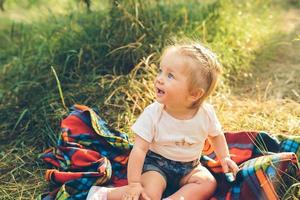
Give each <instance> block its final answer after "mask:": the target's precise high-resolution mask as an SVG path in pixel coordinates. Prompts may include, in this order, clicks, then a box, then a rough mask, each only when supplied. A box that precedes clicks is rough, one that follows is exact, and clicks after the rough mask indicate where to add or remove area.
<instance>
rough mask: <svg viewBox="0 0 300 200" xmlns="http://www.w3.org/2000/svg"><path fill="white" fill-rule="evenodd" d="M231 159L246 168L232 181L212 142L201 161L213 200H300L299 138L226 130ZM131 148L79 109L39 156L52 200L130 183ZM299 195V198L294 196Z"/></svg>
mask: <svg viewBox="0 0 300 200" xmlns="http://www.w3.org/2000/svg"><path fill="white" fill-rule="evenodd" d="M225 137H226V140H227V142H228V145H229V149H230V154H231V156H232V159H233V160H235V161H236V162H237V163H238V164H239V165H240V167H241V170H240V171H239V172H238V174H237V177H236V180H235V181H234V182H228V181H227V179H226V177H225V175H224V173H222V171H221V167H220V163H219V162H218V160H217V158H216V155H215V154H214V152H213V148H212V146H211V145H210V143H209V141H208V140H207V141H206V143H205V148H204V152H203V155H202V156H201V159H200V160H201V163H202V164H203V165H205V166H206V167H207V168H208V169H209V170H210V171H211V172H212V173H213V175H214V176H215V177H216V179H217V182H218V188H217V190H216V192H215V194H214V196H213V197H212V198H211V199H212V200H214V199H243V200H248V199H249V200H250V199H251V200H253V199H266V200H275V199H299V198H300V189H299V188H300V186H299V180H300V170H299V161H298V159H299V156H300V148H299V145H300V135H298V136H297V135H290V136H288V135H276V136H271V135H270V134H268V133H266V132H257V131H254V132H236V133H231V132H226V133H225ZM131 148H132V144H131V143H130V142H129V139H128V137H127V135H126V134H124V133H120V132H118V131H116V130H114V129H112V128H110V127H109V126H108V125H107V124H106V122H105V121H104V120H103V119H101V118H100V117H99V115H98V114H97V113H96V111H95V110H93V109H91V108H89V107H87V106H83V105H74V106H73V108H72V112H71V113H70V114H69V116H68V117H67V118H65V119H64V120H63V121H62V123H61V135H60V138H59V140H58V143H57V146H56V147H53V148H50V149H47V150H46V151H45V152H44V153H43V154H41V156H40V158H41V159H42V160H44V161H45V162H46V163H48V164H49V165H50V167H51V168H55V169H49V170H47V171H46V179H47V180H48V181H50V182H51V185H52V187H53V188H54V189H53V190H52V191H51V192H49V193H46V194H43V195H41V198H42V199H44V200H50V199H59V200H63V199H70V200H75V199H85V198H86V196H87V194H88V191H89V189H90V187H91V186H93V185H113V186H122V185H125V184H127V180H126V174H127V171H126V165H127V161H128V155H129V153H130V150H131ZM293 196H294V198H293Z"/></svg>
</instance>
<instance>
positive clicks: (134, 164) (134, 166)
mask: <svg viewBox="0 0 300 200" xmlns="http://www.w3.org/2000/svg"><path fill="white" fill-rule="evenodd" d="M148 149H149V142H147V141H146V140H144V139H142V138H141V137H139V136H138V135H136V137H135V142H134V146H133V149H132V151H131V153H130V156H129V161H128V183H129V184H130V183H140V182H141V174H142V168H143V164H144V161H145V157H146V153H147V151H148Z"/></svg>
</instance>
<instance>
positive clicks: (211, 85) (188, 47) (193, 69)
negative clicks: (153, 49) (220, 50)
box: [165, 43, 222, 108]
mask: <svg viewBox="0 0 300 200" xmlns="http://www.w3.org/2000/svg"><path fill="white" fill-rule="evenodd" d="M170 48H175V49H176V50H178V52H179V53H180V54H182V55H183V56H187V57H189V58H192V59H193V61H195V63H196V65H194V66H193V65H189V66H188V69H187V71H188V76H189V87H190V91H193V90H195V89H197V88H202V89H203V90H204V94H203V96H202V97H200V99H199V100H197V101H196V102H194V104H193V105H192V108H198V107H200V106H201V104H202V103H203V101H204V100H205V99H206V98H207V97H208V96H209V95H211V94H212V92H213V91H214V90H215V88H216V86H217V82H218V79H219V76H220V75H221V73H222V65H221V64H220V62H219V61H218V59H217V56H216V55H215V54H214V53H213V52H212V51H211V50H209V49H208V48H206V47H205V46H204V45H202V44H200V43H190V44H174V45H170V46H168V47H167V48H166V49H165V51H166V50H168V49H170Z"/></svg>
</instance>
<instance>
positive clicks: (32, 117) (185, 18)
mask: <svg viewBox="0 0 300 200" xmlns="http://www.w3.org/2000/svg"><path fill="white" fill-rule="evenodd" d="M36 2H39V3H40V1H36ZM49 2H54V1H49ZM92 2H95V1H92ZM105 2H106V3H105V6H104V7H102V9H98V10H97V9H92V12H89V13H88V12H86V11H85V10H84V11H83V12H82V11H80V10H78V8H76V9H75V11H74V10H73V11H72V12H70V13H68V14H66V13H54V12H50V14H49V15H48V16H47V17H34V16H33V17H32V18H34V20H33V21H30V19H29V18H25V19H23V21H22V18H18V19H19V20H18V21H14V22H11V23H8V22H6V23H0V24H2V26H1V28H0V44H1V48H0V113H1V115H0V121H1V124H0V144H1V147H0V150H1V154H2V155H4V156H5V159H2V160H0V164H1V165H2V166H3V169H4V170H5V171H4V174H3V175H2V176H1V182H0V184H1V185H6V184H7V183H11V182H12V181H13V182H14V183H15V184H12V186H11V187H9V188H11V189H12V190H15V191H18V192H16V195H10V193H11V190H10V189H1V192H0V198H2V197H3V198H7V199H16V198H20V197H21V196H22V195H25V198H27V199H30V198H32V195H33V193H34V192H35V190H36V188H32V187H29V186H28V184H29V182H30V181H29V179H32V182H35V183H36V184H37V183H38V184H40V185H39V189H38V190H42V188H43V187H44V184H41V183H40V182H39V181H40V179H39V178H37V177H39V175H40V174H39V173H41V171H40V168H36V167H38V166H39V164H40V163H39V162H38V161H36V160H34V161H33V160H32V157H31V158H30V155H35V154H37V153H38V152H41V151H42V149H44V148H46V147H49V146H54V145H55V144H56V139H57V137H58V134H59V122H60V120H61V119H62V118H64V117H65V116H66V115H67V114H68V112H67V109H66V108H65V106H64V105H66V107H69V106H71V105H73V104H74V103H79V104H85V105H88V106H91V107H96V108H98V109H99V110H100V111H101V112H100V113H101V116H102V117H104V118H105V119H106V120H108V122H109V124H111V125H112V126H113V127H115V128H117V129H120V130H121V131H124V132H127V133H130V130H129V127H130V125H131V124H132V122H133V121H134V120H135V118H136V116H137V115H138V114H139V113H140V112H141V111H142V109H143V108H144V107H145V106H146V105H147V104H149V103H150V102H151V101H152V100H153V98H154V94H153V90H152V80H153V78H154V77H155V75H156V69H157V67H156V66H157V64H158V58H159V56H160V52H161V50H162V48H163V47H164V46H165V45H166V44H167V43H168V42H169V40H170V38H181V37H190V38H194V39H196V40H200V41H202V42H204V43H206V44H207V45H208V46H210V47H211V48H212V49H213V50H214V51H216V52H217V54H218V55H219V57H220V60H221V62H222V63H223V65H224V67H225V78H224V83H223V85H222V88H224V89H225V90H226V89H228V88H227V86H226V85H227V84H228V83H229V82H230V81H232V80H236V79H237V78H236V77H239V76H240V75H241V74H243V72H244V71H246V70H247V69H249V66H250V63H251V61H252V60H253V59H254V57H255V54H254V52H255V51H256V50H257V49H259V48H260V47H261V45H263V44H264V41H265V40H267V38H268V37H270V36H271V35H272V34H275V32H276V29H274V28H270V27H271V26H272V25H273V23H274V21H275V19H276V17H277V16H275V15H274V13H276V12H275V10H276V9H277V8H276V7H274V6H273V4H272V1H260V0H249V1H237V0H215V1H197V0H193V1H183V0H182V1H175V0H168V1H162V0H161V1H152V0H146V1H141V0H123V1H116V2H115V1H105ZM39 3H38V4H39ZM12 5H13V4H12ZM12 5H11V6H12ZM51 5H52V4H51ZM31 6H32V7H30V9H33V10H35V9H36V7H35V5H34V4H32V5H31ZM7 9H9V7H8V8H7ZM11 9H12V8H11ZM50 10H51V9H50ZM51 13H52V14H51ZM0 17H1V15H0ZM38 19H40V20H38ZM51 67H53V68H52V69H51ZM54 71H55V72H56V74H54V73H53V72H54ZM58 83H59V84H58ZM218 95H219V96H218ZM217 96H218V98H221V99H222V98H223V100H224V98H225V99H226V97H224V96H223V95H222V94H221V93H218V94H217ZM62 97H63V98H62ZM62 99H63V101H62ZM225 102H226V101H225ZM220 109H222V108H220ZM25 147H26V148H25ZM20 148H21V149H31V150H30V151H26V152H29V153H24V152H23V151H20ZM12 152H15V153H16V154H13V153H12ZM18 154H22V156H21V157H20V156H18ZM27 155H29V156H28V157H26V156H27ZM11 156H12V157H11ZM24 156H25V157H26V158H23V157H24ZM19 157H20V159H19ZM6 158H7V159H11V158H13V159H11V160H14V161H15V162H16V163H19V164H21V167H19V168H16V169H15V170H13V169H11V168H10V167H9V165H10V164H9V163H10V162H9V160H7V159H6ZM27 159H28V160H27ZM22 160H23V161H24V163H27V162H32V163H33V164H32V165H30V166H27V164H24V165H22V163H23V161H22ZM35 161H36V163H34V162H35ZM1 168H2V167H1ZM31 168H33V169H31ZM28 169H29V171H30V172H29V173H27V174H28V176H23V175H22V174H23V173H24V170H27V171H28ZM32 172H34V173H32ZM25 173H26V172H25ZM30 173H31V174H30ZM24 177H26V179H25V178H24ZM1 188H2V186H1ZM20 188H25V189H24V190H26V192H25V193H24V192H19V191H21V190H20ZM33 196H35V193H34V195H33Z"/></svg>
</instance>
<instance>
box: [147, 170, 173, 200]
mask: <svg viewBox="0 0 300 200" xmlns="http://www.w3.org/2000/svg"><path fill="white" fill-rule="evenodd" d="M142 185H143V187H144V188H145V190H146V194H147V195H148V196H149V197H150V199H151V200H161V196H162V194H163V192H164V190H165V189H166V186H167V183H166V181H165V179H164V177H163V176H162V175H161V174H160V173H159V172H156V171H148V172H145V173H144V174H143V175H142Z"/></svg>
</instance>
